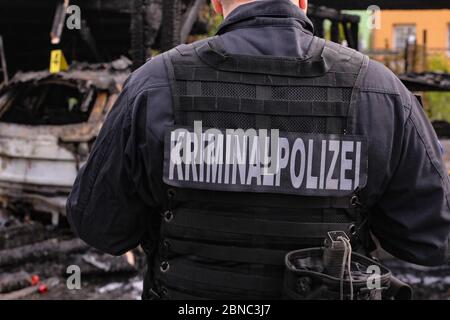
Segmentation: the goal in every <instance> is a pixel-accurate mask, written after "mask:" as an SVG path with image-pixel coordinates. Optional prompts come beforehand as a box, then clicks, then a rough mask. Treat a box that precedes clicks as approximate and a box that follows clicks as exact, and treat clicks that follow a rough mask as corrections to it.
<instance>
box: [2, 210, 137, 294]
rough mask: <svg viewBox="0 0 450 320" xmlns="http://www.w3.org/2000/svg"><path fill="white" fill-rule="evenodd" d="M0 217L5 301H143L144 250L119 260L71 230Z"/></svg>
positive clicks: (128, 254)
mask: <svg viewBox="0 0 450 320" xmlns="http://www.w3.org/2000/svg"><path fill="white" fill-rule="evenodd" d="M0 218H1V219H0V300H3V299H14V300H16V299H31V300H39V299H42V300H92V299H95V300H102V299H115V300H117V299H122V300H136V299H140V296H141V293H142V272H143V270H145V267H144V266H145V255H144V253H143V252H142V250H141V249H136V250H133V251H130V252H128V253H127V254H126V255H124V256H121V257H113V256H110V255H107V254H103V253H101V252H99V251H97V250H95V249H93V248H91V247H89V246H87V245H86V244H85V243H84V242H82V241H81V240H79V239H76V238H75V237H74V235H73V234H72V232H71V231H70V229H69V228H68V227H67V225H64V224H63V225H60V226H51V225H46V224H43V223H40V222H37V221H31V220H28V221H27V219H18V218H16V217H11V216H8V217H7V218H5V215H3V217H1V215H0ZM78 274H79V275H80V277H79V278H77V275H78Z"/></svg>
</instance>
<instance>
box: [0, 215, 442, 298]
mask: <svg viewBox="0 0 450 320" xmlns="http://www.w3.org/2000/svg"><path fill="white" fill-rule="evenodd" d="M383 262H384V263H385V264H386V266H387V267H388V268H389V269H390V270H391V271H392V273H393V274H394V275H395V276H396V277H397V278H399V279H400V280H402V281H404V282H406V283H408V284H410V285H411V286H412V287H413V288H414V291H415V292H414V298H415V299H420V300H450V265H447V266H443V267H436V268H426V267H421V266H417V265H412V264H408V263H404V262H401V261H398V260H396V259H393V258H388V259H384V260H383ZM77 270H79V271H80V272H79V274H80V278H78V279H79V282H77V278H74V275H75V274H77ZM144 270H145V255H144V253H143V251H142V250H141V249H136V250H133V251H130V252H128V253H127V254H125V255H124V256H121V257H113V256H110V255H107V254H103V253H101V252H99V251H97V250H95V249H93V248H91V247H89V246H87V245H86V244H85V243H83V242H82V241H81V240H79V239H76V238H75V237H74V235H73V234H72V232H71V231H70V229H69V228H68V226H67V224H65V223H60V225H59V226H52V225H51V224H47V223H42V222H39V221H35V220H32V219H29V218H27V217H26V216H25V217H20V218H18V217H15V216H11V215H5V214H4V213H3V214H0V300H2V299H31V300H102V299H105V300H110V299H111V300H136V299H140V296H141V293H142V278H143V275H142V273H143V271H144ZM77 285H78V286H77ZM78 287H79V288H80V289H77V288H78Z"/></svg>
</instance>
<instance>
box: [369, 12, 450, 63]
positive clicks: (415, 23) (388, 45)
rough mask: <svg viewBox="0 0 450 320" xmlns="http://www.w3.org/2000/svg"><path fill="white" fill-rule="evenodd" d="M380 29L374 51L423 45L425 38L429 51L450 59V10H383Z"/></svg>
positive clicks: (375, 35)
mask: <svg viewBox="0 0 450 320" xmlns="http://www.w3.org/2000/svg"><path fill="white" fill-rule="evenodd" d="M380 26H381V28H380V29H379V30H373V34H372V37H373V38H372V41H373V42H372V45H373V49H375V50H383V49H389V50H400V49H402V48H404V47H405V45H406V42H407V41H411V42H414V41H417V44H418V45H420V46H422V45H424V38H426V45H427V49H428V51H429V52H436V53H437V52H439V53H447V54H448V56H449V57H450V10H384V11H381V25H380ZM425 34H426V36H425Z"/></svg>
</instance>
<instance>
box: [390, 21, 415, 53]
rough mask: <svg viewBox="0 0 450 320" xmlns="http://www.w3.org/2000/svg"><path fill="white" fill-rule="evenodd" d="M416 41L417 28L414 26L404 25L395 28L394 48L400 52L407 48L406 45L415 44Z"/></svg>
mask: <svg viewBox="0 0 450 320" xmlns="http://www.w3.org/2000/svg"><path fill="white" fill-rule="evenodd" d="M415 41H416V26H415V25H413V24H403V25H396V26H394V48H395V49H397V50H399V49H403V48H405V46H406V43H407V42H408V43H410V44H413V43H414V42H415Z"/></svg>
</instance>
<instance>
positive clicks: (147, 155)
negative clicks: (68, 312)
mask: <svg viewBox="0 0 450 320" xmlns="http://www.w3.org/2000/svg"><path fill="white" fill-rule="evenodd" d="M280 19H281V20H280ZM275 21H276V22H277V23H276V26H275V23H274V22H275ZM280 21H282V23H281V24H280ZM312 33H313V26H312V23H311V22H310V21H309V19H308V18H307V17H306V16H305V15H304V13H303V12H301V11H300V10H299V9H298V8H297V7H295V6H294V5H292V3H290V1H287V0H277V1H264V2H253V3H249V4H246V5H242V6H240V7H238V8H237V9H236V10H234V11H233V12H232V13H231V14H230V15H229V16H228V18H227V19H226V20H225V21H224V23H223V24H222V25H221V27H220V29H219V31H218V35H219V36H220V37H221V40H222V43H223V44H224V48H225V49H226V51H227V52H229V53H235V54H246V55H271V56H289V57H300V58H301V57H303V56H304V53H305V52H306V51H307V48H308V44H309V42H308V41H305V39H307V38H311V34H312ZM358 100H359V102H358V108H357V112H356V113H355V115H354V125H355V132H356V133H357V134H360V135H365V136H367V137H369V171H368V182H367V186H366V187H365V188H364V189H363V190H362V191H361V200H362V202H363V203H364V204H365V206H366V207H367V208H369V210H370V216H369V223H370V228H371V231H372V233H373V234H374V235H375V236H376V237H377V238H378V240H379V241H380V243H381V245H382V247H383V248H384V249H385V250H387V251H388V252H390V253H391V254H393V255H394V256H396V257H398V258H401V259H403V260H406V261H409V262H413V263H417V264H423V265H437V264H442V263H444V262H445V261H446V260H447V259H448V256H449V234H450V210H449V195H450V193H449V190H450V184H449V177H448V174H447V172H446V170H445V166H444V164H443V159H442V154H441V151H440V146H439V143H438V139H437V137H436V134H435V132H434V130H433V128H432V127H431V124H430V122H429V121H428V119H427V117H426V115H425V113H424V112H423V110H422V107H421V105H420V103H419V101H418V100H417V99H416V98H415V97H414V96H413V95H412V94H411V93H410V92H409V91H408V90H407V89H406V88H405V87H404V85H403V84H402V83H401V82H400V80H399V79H398V78H397V77H396V76H395V75H394V74H393V73H392V72H391V71H389V70H388V69H387V68H386V67H384V66H383V65H381V64H379V63H377V62H374V61H370V64H369V67H368V72H367V74H366V76H365V79H364V80H363V85H362V89H361V92H360V94H359V97H358ZM171 104H172V101H171V92H170V87H169V83H168V79H167V72H166V69H165V66H164V62H163V59H162V57H161V56H157V57H155V58H153V59H152V60H150V61H149V62H147V63H146V64H145V65H144V66H142V67H141V68H140V69H139V70H137V71H136V72H134V73H133V74H132V76H131V77H130V78H129V79H128V81H127V83H126V85H125V87H124V89H123V92H122V94H121V95H120V97H119V99H118V101H117V102H116V105H115V106H114V108H113V110H112V111H111V113H110V115H109V116H108V119H107V121H106V123H105V124H104V126H103V128H102V130H101V132H100V135H99V137H98V139H97V141H96V143H95V146H94V148H93V150H92V153H91V155H90V158H89V161H88V162H87V164H86V165H85V166H84V167H83V168H82V169H81V170H80V173H79V175H78V178H77V180H76V182H75V185H74V188H73V190H72V193H71V194H70V197H69V200H68V203H67V214H68V218H69V221H70V223H71V225H72V226H73V228H74V230H75V231H76V233H77V235H78V236H79V237H80V238H82V239H83V240H85V241H86V242H87V243H89V244H90V245H92V246H94V247H96V248H98V249H100V250H103V251H105V252H108V253H111V254H122V253H124V252H125V251H127V250H129V249H132V248H134V247H136V246H137V245H138V244H139V243H140V241H144V240H146V241H148V240H149V239H153V240H155V239H156V238H157V231H156V230H157V226H156V221H157V220H158V219H157V216H158V214H159V212H160V210H161V208H162V206H163V204H164V198H165V197H164V196H165V195H164V194H163V190H164V185H163V181H162V167H163V156H164V155H163V134H164V129H165V128H166V127H167V126H169V125H172V124H173V121H174V120H173V114H172V106H171ZM153 223H154V224H155V225H153ZM152 227H153V228H154V229H152ZM152 230H153V231H152Z"/></svg>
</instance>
